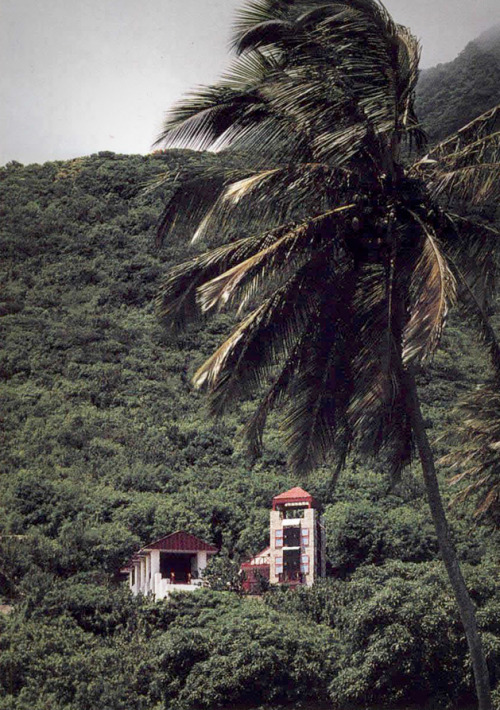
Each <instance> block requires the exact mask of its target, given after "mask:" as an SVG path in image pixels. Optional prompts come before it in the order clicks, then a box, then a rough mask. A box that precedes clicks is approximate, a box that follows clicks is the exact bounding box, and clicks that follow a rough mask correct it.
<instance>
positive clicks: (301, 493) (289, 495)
mask: <svg viewBox="0 0 500 710" xmlns="http://www.w3.org/2000/svg"><path fill="white" fill-rule="evenodd" d="M286 503H309V505H310V507H311V508H315V507H316V501H315V500H314V498H313V497H312V495H311V494H310V493H308V492H307V491H305V490H304V489H303V488H300V487H299V486H295V488H290V490H289V491H285V492H284V493H280V494H279V495H277V496H274V498H273V508H274V507H275V506H276V505H280V504H282V505H283V504H286Z"/></svg>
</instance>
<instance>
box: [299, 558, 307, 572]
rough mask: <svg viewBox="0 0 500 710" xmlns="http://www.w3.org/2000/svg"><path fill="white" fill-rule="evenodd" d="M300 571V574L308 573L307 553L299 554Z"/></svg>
mask: <svg viewBox="0 0 500 710" xmlns="http://www.w3.org/2000/svg"><path fill="white" fill-rule="evenodd" d="M300 571H301V572H302V574H309V555H301V556H300Z"/></svg>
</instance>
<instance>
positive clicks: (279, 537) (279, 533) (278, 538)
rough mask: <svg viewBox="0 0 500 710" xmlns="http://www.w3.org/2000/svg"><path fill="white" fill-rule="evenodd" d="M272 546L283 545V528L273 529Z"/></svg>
mask: <svg viewBox="0 0 500 710" xmlns="http://www.w3.org/2000/svg"><path fill="white" fill-rule="evenodd" d="M274 546H275V547H283V530H275V531H274Z"/></svg>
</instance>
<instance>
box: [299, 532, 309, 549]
mask: <svg viewBox="0 0 500 710" xmlns="http://www.w3.org/2000/svg"><path fill="white" fill-rule="evenodd" d="M300 535H301V538H302V540H301V542H302V547H309V528H302V530H301V532H300Z"/></svg>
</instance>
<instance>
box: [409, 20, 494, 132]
mask: <svg viewBox="0 0 500 710" xmlns="http://www.w3.org/2000/svg"><path fill="white" fill-rule="evenodd" d="M498 103H500V25H497V26H495V27H492V28H491V29H490V30H488V31H487V32H485V33H483V34H482V35H480V36H479V37H478V38H477V39H475V40H474V41H473V42H469V44H468V45H467V46H466V47H465V49H464V50H463V51H462V52H460V54H459V55H458V57H456V59H454V60H453V61H452V62H447V63H446V64H438V65H437V66H436V67H432V69H425V70H423V71H422V72H421V74H420V79H419V83H418V88H417V111H418V115H419V117H420V119H421V120H422V123H423V126H424V128H425V129H426V131H427V132H428V134H429V137H430V139H431V140H433V141H436V140H442V139H443V138H445V137H446V136H447V135H449V134H450V133H454V132H455V131H457V130H458V129H459V128H461V127H462V126H465V125H466V124H467V123H469V121H472V119H473V118H475V117H476V116H478V115H480V114H481V113H484V112H485V111H487V110H488V109H490V108H492V107H493V106H496V105H497V104H498Z"/></svg>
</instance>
